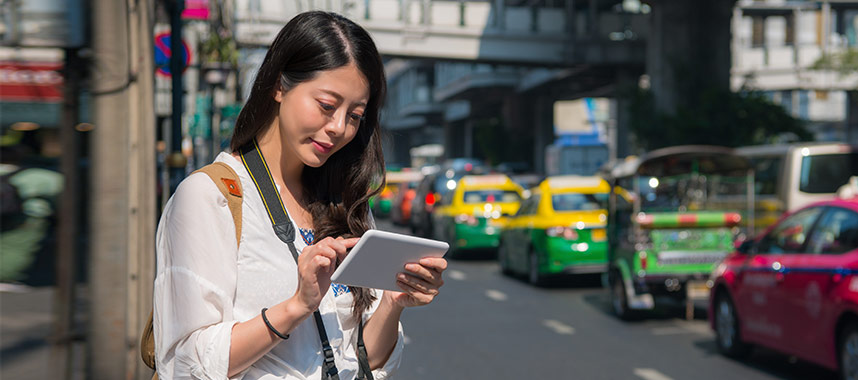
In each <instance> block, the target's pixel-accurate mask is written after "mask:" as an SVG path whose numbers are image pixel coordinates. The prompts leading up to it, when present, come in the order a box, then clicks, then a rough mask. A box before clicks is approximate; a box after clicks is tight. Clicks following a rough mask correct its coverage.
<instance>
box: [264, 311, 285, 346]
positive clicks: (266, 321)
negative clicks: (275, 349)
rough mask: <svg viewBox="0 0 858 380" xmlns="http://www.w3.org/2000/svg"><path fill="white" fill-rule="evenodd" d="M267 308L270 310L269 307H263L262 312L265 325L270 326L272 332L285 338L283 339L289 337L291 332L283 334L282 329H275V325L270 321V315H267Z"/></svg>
mask: <svg viewBox="0 0 858 380" xmlns="http://www.w3.org/2000/svg"><path fill="white" fill-rule="evenodd" d="M266 310H268V308H267V307H263V308H262V312H261V314H262V321H263V322H265V325H266V326H268V329H269V330H271V332H273V333H274V335H277V336H278V337H280V339H283V340H286V339H289V334H286V335H283V334H281V333H280V331H277V329H275V328H274V326H272V325H271V322H268V317H266V316H265V311H266Z"/></svg>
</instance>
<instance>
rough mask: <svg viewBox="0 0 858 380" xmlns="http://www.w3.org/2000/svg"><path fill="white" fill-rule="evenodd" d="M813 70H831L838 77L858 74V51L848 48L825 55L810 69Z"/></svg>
mask: <svg viewBox="0 0 858 380" xmlns="http://www.w3.org/2000/svg"><path fill="white" fill-rule="evenodd" d="M810 68H811V69H814V70H833V71H836V72H838V73H839V74H840V75H849V74H851V73H858V49H856V48H850V49H846V50H843V51H840V52H836V53H830V54H825V55H823V56H822V57H820V58H819V59H817V60H816V62H814V63H813V65H812V66H811V67H810Z"/></svg>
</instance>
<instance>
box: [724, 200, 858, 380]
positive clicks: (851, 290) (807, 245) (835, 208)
mask: <svg viewBox="0 0 858 380" xmlns="http://www.w3.org/2000/svg"><path fill="white" fill-rule="evenodd" d="M712 279H713V281H714V282H713V286H712V290H711V293H710V297H709V321H710V324H711V326H712V328H713V329H714V330H715V334H716V340H717V344H718V348H719V350H720V351H721V352H722V353H724V354H725V355H727V356H731V357H741V356H743V355H745V354H747V353H748V352H749V351H750V348H751V347H752V345H760V346H766V347H769V348H772V349H775V350H778V351H781V352H784V353H786V354H789V355H795V356H796V357H799V358H802V359H804V360H807V361H810V362H814V363H818V364H820V365H822V366H825V367H828V368H831V369H833V370H839V371H840V373H841V374H842V375H843V378H844V379H856V378H858V198H851V199H849V200H843V199H837V200H831V201H824V202H818V203H814V204H811V205H809V206H807V207H804V208H800V209H798V210H796V211H795V212H792V213H789V214H787V215H785V216H784V217H782V218H781V219H780V220H779V221H778V223H776V224H774V225H772V226H771V227H769V228H768V229H767V230H766V232H765V233H763V234H761V235H760V236H758V237H757V238H755V239H753V240H749V241H746V242H745V243H743V244H742V245H741V246H740V247H739V248H738V249H737V250H736V251H735V252H733V253H732V254H730V255H728V256H727V257H726V258H725V259H724V261H723V262H722V263H721V264H720V265H719V266H718V267H717V268H716V269H715V271H714V272H713V273H712Z"/></svg>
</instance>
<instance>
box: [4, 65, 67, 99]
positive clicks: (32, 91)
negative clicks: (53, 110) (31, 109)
mask: <svg viewBox="0 0 858 380" xmlns="http://www.w3.org/2000/svg"><path fill="white" fill-rule="evenodd" d="M62 69H63V64H62V63H60V62H10V61H0V100H3V101H19V102H20V101H26V102H42V103H57V102H62V101H63V76H62V74H61V73H60V71H61V70H62Z"/></svg>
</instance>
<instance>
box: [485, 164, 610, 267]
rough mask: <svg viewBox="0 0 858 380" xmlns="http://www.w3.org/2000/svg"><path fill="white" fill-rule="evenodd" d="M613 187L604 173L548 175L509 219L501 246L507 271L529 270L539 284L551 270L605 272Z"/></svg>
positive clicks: (499, 253)
mask: <svg viewBox="0 0 858 380" xmlns="http://www.w3.org/2000/svg"><path fill="white" fill-rule="evenodd" d="M610 191H611V188H610V185H609V184H608V182H606V181H605V180H603V179H601V178H599V177H583V176H571V175H570V176H553V177H548V178H546V179H545V180H544V181H542V182H541V183H540V184H539V186H537V187H535V188H533V189H532V190H531V191H530V192H531V195H530V197H529V198H527V199H525V200H524V201H523V202H522V204H521V208H520V209H519V212H518V213H517V214H516V215H515V216H513V217H512V218H510V219H509V221H508V223H507V226H506V229H505V230H504V232H503V235H502V237H501V246H500V249H499V251H498V260H499V261H500V266H501V270H502V271H503V272H504V273H505V274H513V273H517V274H526V275H527V278H528V280H529V281H530V282H531V283H533V284H539V283H541V282H542V281H543V280H544V279H545V278H546V277H548V276H551V275H558V274H583V273H603V272H605V271H606V270H607V267H608V252H607V250H608V243H607V233H606V231H605V228H606V227H607V220H608V215H607V203H608V196H609V194H610Z"/></svg>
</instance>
